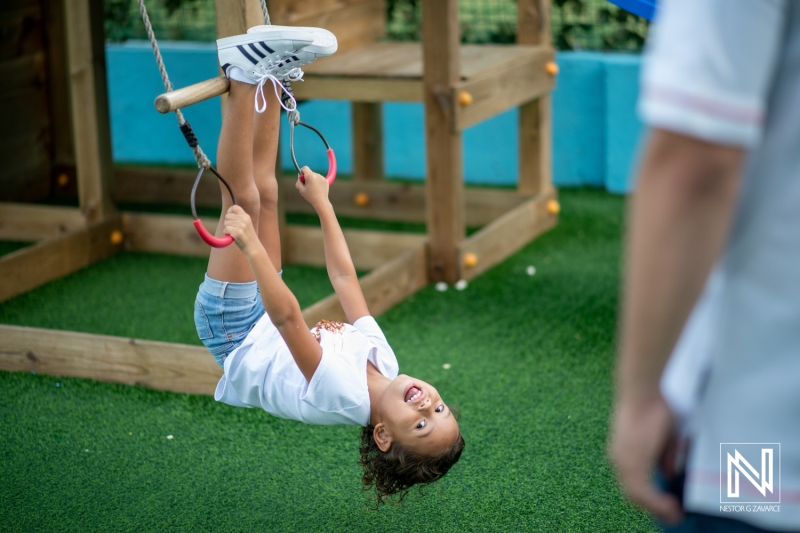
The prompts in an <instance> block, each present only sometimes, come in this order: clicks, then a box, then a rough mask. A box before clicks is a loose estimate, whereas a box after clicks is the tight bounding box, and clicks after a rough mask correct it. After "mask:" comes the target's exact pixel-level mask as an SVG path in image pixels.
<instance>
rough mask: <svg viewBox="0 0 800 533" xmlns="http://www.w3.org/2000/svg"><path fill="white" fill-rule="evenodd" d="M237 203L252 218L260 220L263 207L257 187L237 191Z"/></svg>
mask: <svg viewBox="0 0 800 533" xmlns="http://www.w3.org/2000/svg"><path fill="white" fill-rule="evenodd" d="M236 203H237V205H239V206H241V208H242V209H244V210H245V212H246V213H247V214H248V215H250V217H251V218H253V219H254V221H255V220H258V213H259V209H260V207H261V199H260V196H259V193H258V189H257V188H256V187H248V188H246V189H243V190H240V191H236Z"/></svg>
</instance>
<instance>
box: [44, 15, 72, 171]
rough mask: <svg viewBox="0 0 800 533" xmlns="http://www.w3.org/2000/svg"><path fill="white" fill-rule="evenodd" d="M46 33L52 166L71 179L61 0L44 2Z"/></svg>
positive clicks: (66, 69) (69, 124)
mask: <svg viewBox="0 0 800 533" xmlns="http://www.w3.org/2000/svg"><path fill="white" fill-rule="evenodd" d="M42 5H43V8H44V17H45V32H46V35H47V59H48V61H47V65H48V69H49V70H48V76H47V89H48V93H49V100H50V106H49V107H50V131H51V138H52V144H53V161H52V162H53V166H55V167H59V168H57V169H56V170H57V171H58V170H63V169H65V168H68V169H70V170H71V174H72V175H73V176H74V174H75V172H74V169H75V147H74V143H73V141H72V119H71V117H70V108H69V106H70V95H69V91H65V90H64V87H67V86H68V84H69V65H68V63H67V51H66V46H65V43H66V30H65V27H64V17H65V15H64V1H63V0H44V2H43V4H42Z"/></svg>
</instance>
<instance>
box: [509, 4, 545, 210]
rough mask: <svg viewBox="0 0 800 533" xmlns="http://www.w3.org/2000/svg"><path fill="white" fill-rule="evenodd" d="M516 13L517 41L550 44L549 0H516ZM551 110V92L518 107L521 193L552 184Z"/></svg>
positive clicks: (537, 190) (542, 189) (530, 192)
mask: <svg viewBox="0 0 800 533" xmlns="http://www.w3.org/2000/svg"><path fill="white" fill-rule="evenodd" d="M517 14H518V16H517V44H531V45H540V46H548V47H549V46H551V41H552V35H551V30H550V0H518V2H517ZM550 110H551V99H550V94H546V95H544V96H542V97H541V98H539V99H538V100H537V101H533V102H527V103H525V104H523V105H522V106H520V108H519V144H518V146H519V172H518V174H519V181H518V190H519V192H520V194H538V193H540V192H547V191H548V190H549V189H550V188H551V187H552V150H553V148H552V124H551V118H550V117H551V115H550Z"/></svg>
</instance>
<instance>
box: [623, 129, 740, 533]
mask: <svg viewBox="0 0 800 533" xmlns="http://www.w3.org/2000/svg"><path fill="white" fill-rule="evenodd" d="M742 154H743V150H742V149H741V148H736V147H731V146H724V145H719V144H713V143H709V142H705V141H701V140H699V139H696V138H693V137H687V136H685V135H680V134H676V133H671V132H668V131H665V130H659V129H656V130H655V131H653V133H652V135H651V137H650V139H649V142H648V144H647V148H646V152H645V156H644V161H643V164H642V169H641V174H640V176H641V177H640V181H639V184H638V186H637V191H636V194H635V195H634V197H633V199H632V203H631V209H630V214H629V224H628V227H629V233H628V250H627V260H626V276H625V280H626V281H625V284H624V292H623V307H622V324H621V331H620V353H619V359H618V368H617V405H616V412H615V419H614V432H613V436H612V441H611V457H612V460H613V461H614V463H615V464H616V466H617V470H618V474H619V478H620V481H621V483H622V486H623V488H624V490H625V491H626V493H627V494H628V497H629V498H630V499H631V500H633V501H634V502H636V503H638V504H640V505H642V506H644V507H645V508H647V509H648V510H650V511H651V512H653V513H654V514H655V515H656V516H658V517H660V518H661V519H663V520H666V521H668V522H674V521H677V520H678V519H679V518H680V516H681V511H680V507H679V505H678V502H677V500H676V499H675V498H673V497H672V496H670V495H667V494H665V493H662V492H659V491H658V490H657V489H656V488H655V487H653V486H652V484H651V482H650V474H651V472H650V470H651V468H652V465H653V464H654V463H655V461H656V460H657V459H658V457H659V456H660V455H661V454H662V453H663V452H664V449H663V448H664V444H665V443H666V442H667V440H668V438H669V433H670V429H671V426H672V424H671V416H670V413H669V409H668V407H667V405H666V404H665V402H664V400H663V398H662V397H661V394H660V391H659V382H660V378H661V374H662V372H663V370H664V366H665V365H666V363H667V360H668V359H669V356H670V354H671V353H672V350H673V348H674V346H675V343H676V342H677V339H678V337H679V335H680V332H681V330H682V328H683V325H684V323H685V322H686V319H687V317H688V316H689V313H690V311H691V310H692V308H693V306H694V304H695V302H696V301H697V299H698V297H699V295H700V293H701V291H702V289H703V286H704V284H705V282H706V279H707V278H708V275H709V273H710V271H711V268H712V266H713V265H714V262H715V261H716V260H717V258H718V257H719V256H720V253H721V251H722V250H723V247H724V244H725V242H726V239H727V236H728V234H729V231H730V227H731V221H732V218H733V213H734V208H735V205H736V201H737V193H738V190H739V183H740V167H741V162H742Z"/></svg>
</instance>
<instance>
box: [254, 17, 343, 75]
mask: <svg viewBox="0 0 800 533" xmlns="http://www.w3.org/2000/svg"><path fill="white" fill-rule="evenodd" d="M292 29H298V30H303V31H304V32H305V34H306V35H307V36H311V37H312V38H313V42H311V44H309V45H307V46H304V47H303V48H302V49H298V50H297V51H296V52H294V53H292V54H289V55H288V56H287V57H284V58H282V59H281V61H277V62H270V61H268V60H265V61H266V63H265V64H264V66H265V67H266V68H267V69H272V68H274V70H273V73H274V74H275V76H277V77H278V78H279V79H287V76H288V75H289V73H290V72H291V71H292V70H294V69H296V68H299V67H301V66H303V65H307V64H308V63H312V62H313V61H314V60H315V59H317V58H318V57H327V56H329V55H332V54H333V53H334V52H336V50H337V49H338V48H339V43H338V41H337V40H336V36H335V35H334V34H333V33H331V32H329V31H328V30H326V29H323V28H294V27H292V26H267V25H264V26H253V27H252V28H250V29H249V30H247V33H248V34H250V35H256V34H260V33H264V32H270V31H277V32H283V31H287V30H292ZM293 74H294V76H296V75H297V74H296V71H295V73H293ZM301 75H302V74H301ZM294 76H292V77H294ZM289 79H291V77H290V78H289Z"/></svg>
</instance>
